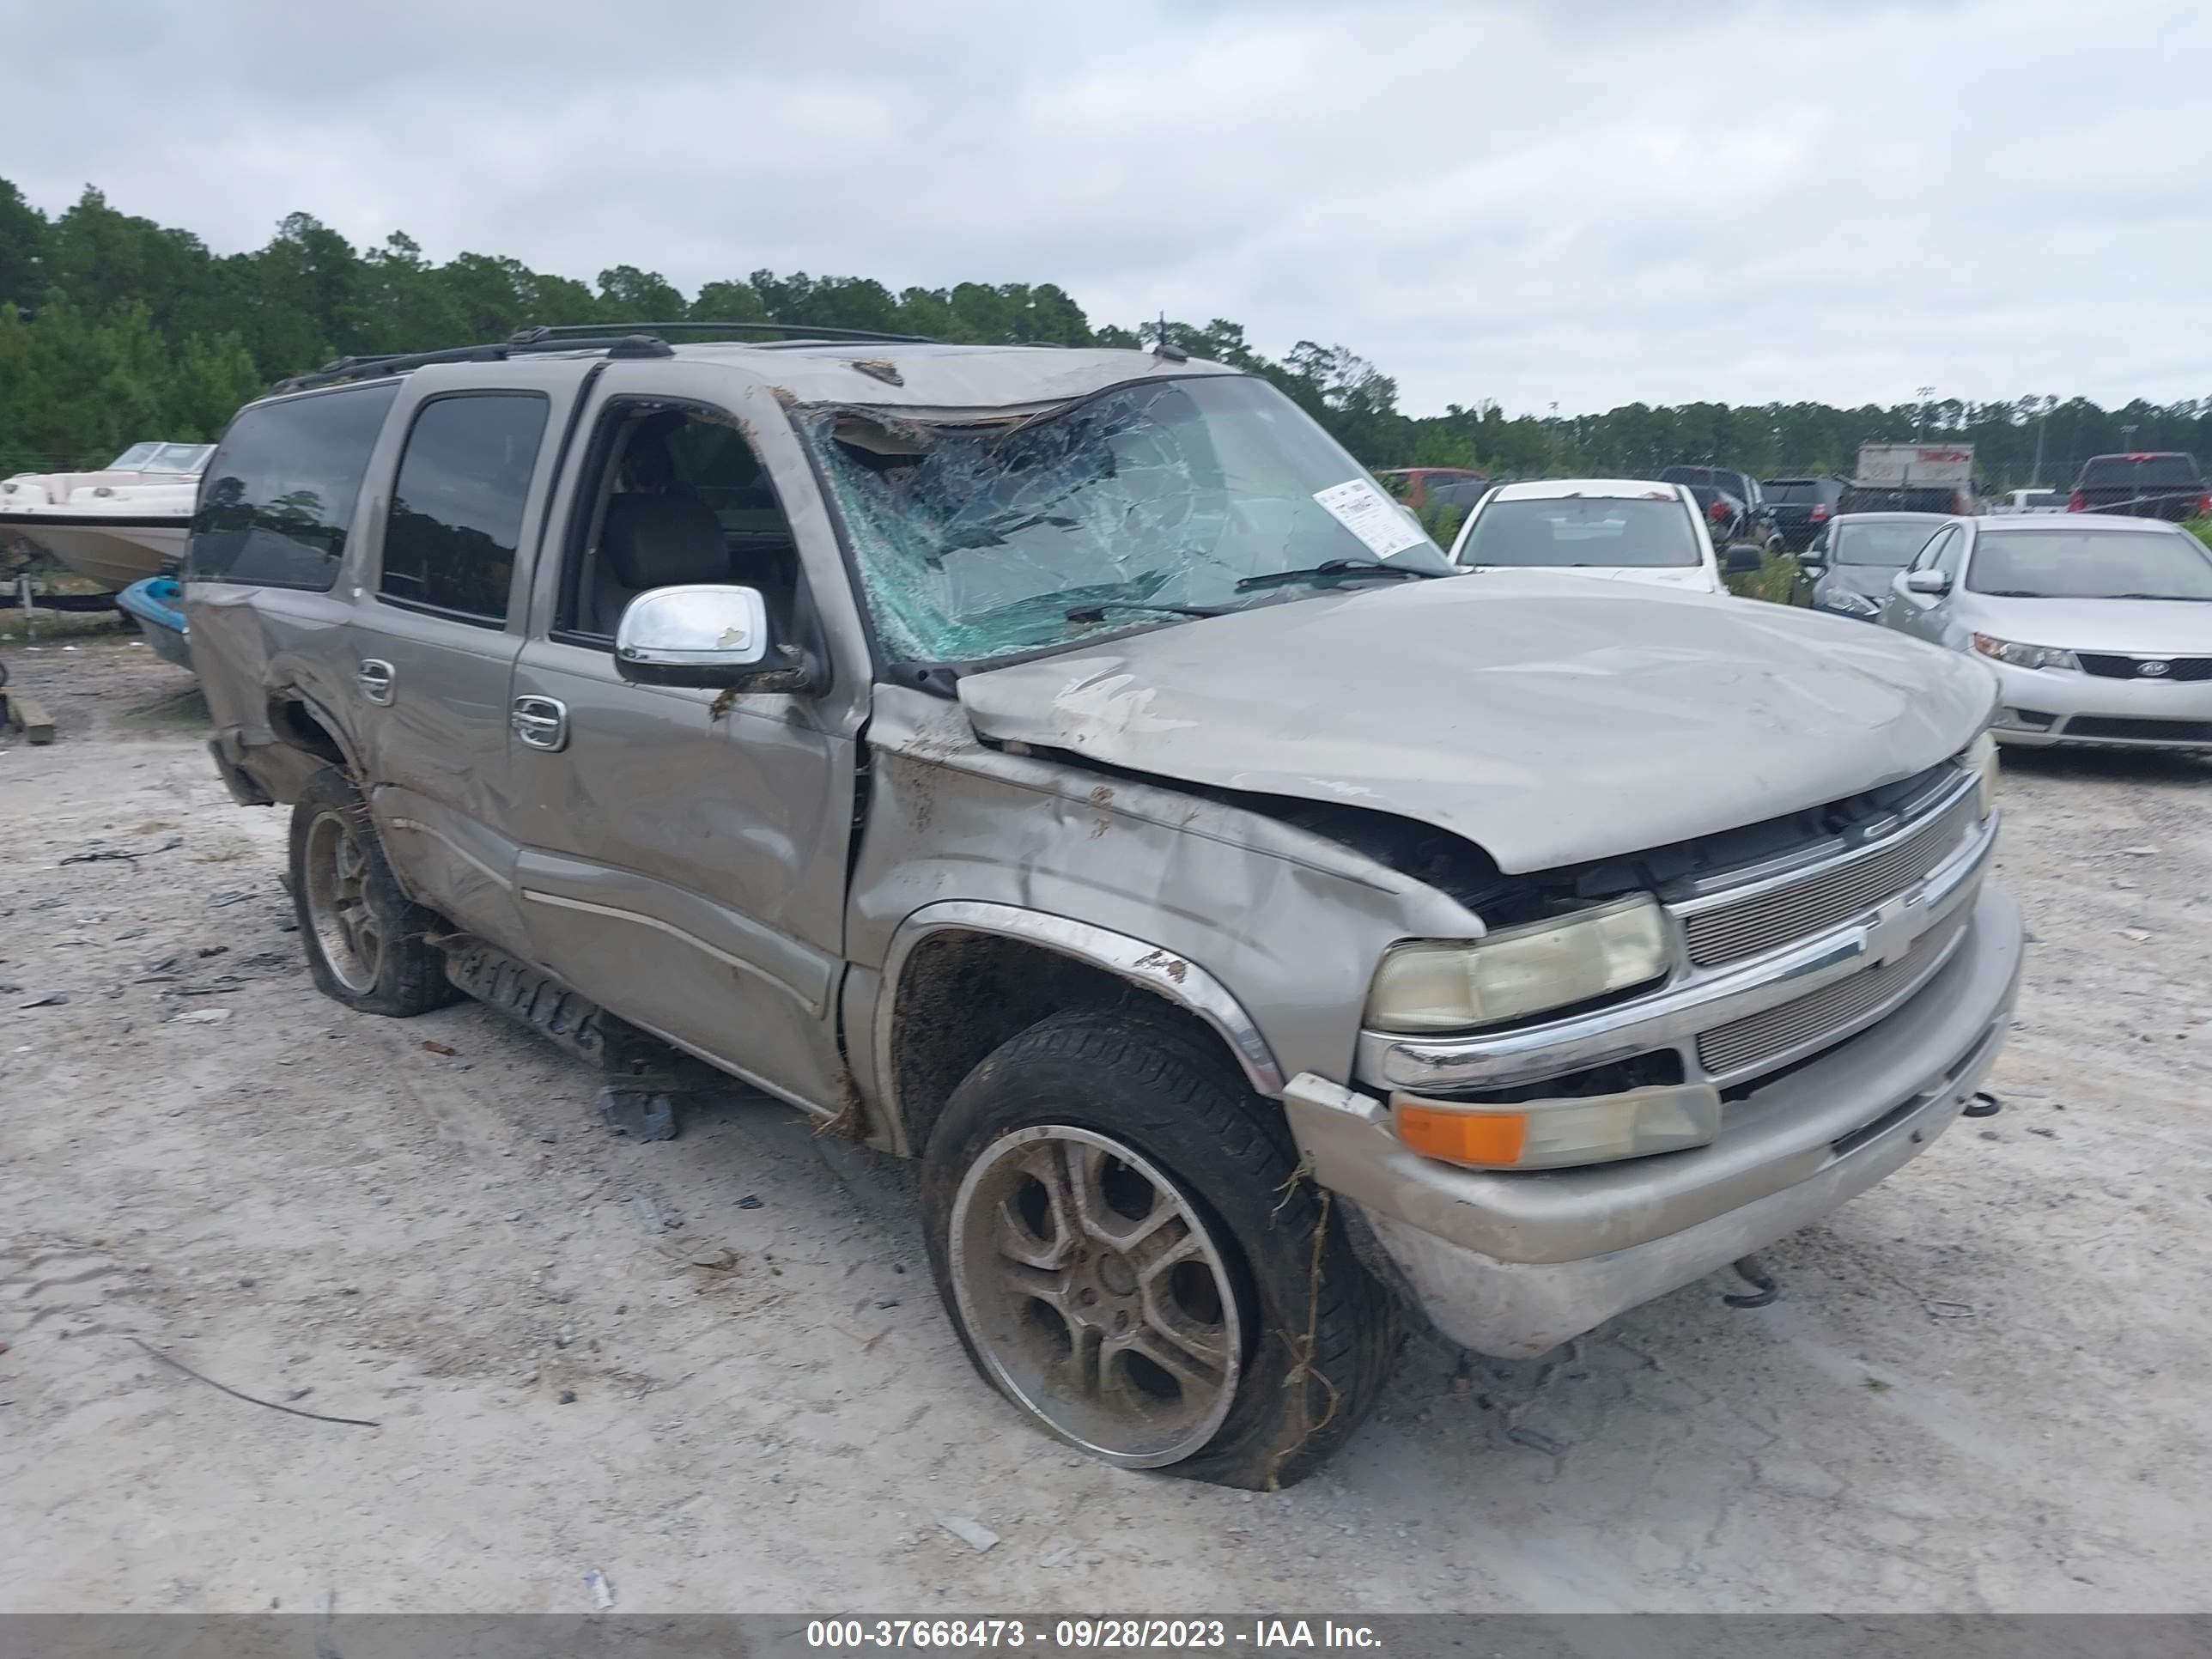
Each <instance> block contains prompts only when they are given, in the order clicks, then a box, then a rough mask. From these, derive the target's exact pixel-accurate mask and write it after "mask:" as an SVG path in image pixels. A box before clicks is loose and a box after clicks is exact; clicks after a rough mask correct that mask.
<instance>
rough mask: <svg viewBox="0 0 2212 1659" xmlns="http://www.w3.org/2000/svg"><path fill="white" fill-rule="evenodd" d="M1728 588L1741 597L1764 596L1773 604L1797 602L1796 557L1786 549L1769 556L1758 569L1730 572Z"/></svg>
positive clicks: (1760, 597)
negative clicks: (1737, 573) (1741, 572)
mask: <svg viewBox="0 0 2212 1659" xmlns="http://www.w3.org/2000/svg"><path fill="white" fill-rule="evenodd" d="M1723 580H1724V581H1726V582H1727V583H1728V590H1729V592H1731V593H1733V594H1735V596H1736V597H1737V598H1738V599H1765V600H1767V601H1768V602H1769V603H1771V604H1774V605H1795V604H1796V603H1797V561H1796V560H1795V559H1793V558H1791V557H1790V555H1788V554H1787V553H1776V554H1771V555H1769V556H1768V557H1767V560H1766V562H1765V563H1764V564H1762V565H1760V566H1759V568H1758V569H1756V570H1747V571H1745V572H1744V573H1743V574H1741V575H1737V576H1727V577H1723Z"/></svg>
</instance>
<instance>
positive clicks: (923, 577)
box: [799, 374, 1451, 662]
mask: <svg viewBox="0 0 2212 1659" xmlns="http://www.w3.org/2000/svg"><path fill="white" fill-rule="evenodd" d="M799 425H800V429H801V431H802V433H803V435H805V439H806V441H807V442H808V444H809V445H810V446H811V447H812V449H813V451H814V453H815V454H816V455H817V458H818V459H819V460H820V462H821V465H822V471H823V476H824V477H825V478H826V479H827V481H828V483H829V494H830V495H831V497H832V499H833V500H834V501H835V502H836V507H837V511H838V513H839V514H840V515H841V517H842V519H843V520H844V524H845V529H846V533H847V537H848V540H849V541H850V543H851V545H852V550H853V556H854V562H855V563H856V564H857V565H858V567H859V569H860V580H861V585H862V586H863V589H864V590H865V592H866V595H867V600H868V605H869V609H870V611H871V613H872V615H873V617H874V619H875V623H876V628H877V631H878V634H879V635H881V636H882V638H883V640H884V645H885V647H886V648H887V649H888V651H889V652H890V654H891V655H892V656H894V657H896V658H898V659H902V660H907V661H925V662H959V661H974V660H977V659H985V658H990V657H999V656H1007V655H1011V654H1013V653H1018V652H1024V651H1035V650H1042V649H1044V648H1047V647H1051V646H1054V645H1060V644H1073V643H1074V642H1076V641H1079V640H1081V639H1082V638H1083V637H1085V635H1089V634H1092V633H1097V632H1103V631H1106V630H1109V629H1126V628H1127V627H1129V626H1131V625H1132V624H1133V623H1142V622H1144V621H1146V620H1149V619H1150V618H1148V617H1147V616H1146V608H1147V607H1159V616H1160V619H1162V620H1164V619H1165V617H1166V616H1167V615H1168V614H1169V613H1170V608H1171V607H1176V606H1186V607H1193V608H1200V609H1206V610H1212V609H1215V608H1220V609H1232V608H1234V609H1242V608H1245V607H1248V606H1250V605H1263V604H1273V603H1276V602H1279V601H1280V600H1282V599H1285V598H1297V597H1302V596H1304V595H1306V594H1309V593H1311V592H1323V591H1328V589H1329V588H1330V587H1333V586H1335V585H1337V584H1339V583H1340V582H1345V581H1358V580H1370V579H1371V578H1367V577H1363V575H1362V574H1361V571H1360V569H1359V568H1358V567H1371V566H1375V565H1378V564H1379V565H1384V566H1388V567H1404V568H1411V569H1413V570H1417V571H1420V572H1424V573H1427V574H1447V573H1449V571H1450V569H1451V567H1450V565H1449V564H1448V563H1447V562H1445V560H1444V557H1443V554H1441V553H1440V552H1438V551H1437V547H1436V544H1435V543H1433V542H1431V540H1430V539H1429V538H1428V536H1427V535H1426V534H1425V532H1423V531H1422V529H1421V527H1420V526H1419V522H1418V521H1417V520H1415V519H1414V518H1413V515H1412V514H1411V513H1408V512H1407V511H1406V510H1405V509H1404V508H1403V507H1400V506H1399V505H1398V504H1397V503H1396V502H1395V501H1392V500H1391V499H1390V498H1389V496H1388V495H1385V494H1384V493H1383V491H1382V489H1379V488H1378V487H1377V486H1376V484H1375V483H1374V482H1373V481H1372V480H1371V479H1370V478H1369V477H1368V476H1367V475H1366V473H1365V472H1364V471H1361V469H1360V466H1359V464H1358V462H1357V461H1355V460H1353V459H1352V458H1351V457H1350V456H1349V455H1347V454H1346V453H1345V452H1344V451H1343V450H1342V449H1340V448H1339V447H1338V446H1337V444H1336V442H1335V441H1334V439H1332V438H1330V437H1329V436H1328V434H1326V433H1325V432H1323V431H1322V429H1321V428H1320V427H1318V426H1316V424H1315V423H1314V422H1313V421H1312V420H1311V419H1310V418H1309V417H1308V416H1306V415H1305V413H1304V411H1303V410H1300V409H1299V408H1298V407H1297V404H1293V403H1291V401H1290V399H1289V398H1285V397H1284V396H1283V395H1282V394H1281V393H1280V392H1277V391H1276V390H1275V389H1274V388H1273V386H1268V385H1267V383H1266V382H1265V381H1262V380H1254V379H1250V378H1248V377H1245V376H1242V375H1227V374H1224V375H1194V376H1190V377H1188V378H1177V379H1171V380H1170V379H1161V380H1139V381H1133V382H1131V383H1129V384H1127V385H1126V386H1115V387H1113V388H1110V389H1109V390H1108V391H1105V392H1100V393H1098V394H1097V395H1096V396H1093V397H1091V398H1085V399H1083V400H1082V401H1080V402H1079V403H1074V404H1066V405H1063V406H1062V407H1060V408H1058V409H1054V410H1048V411H1046V412H1044V413H1042V414H1032V415H1029V416H1023V417H1020V418H1015V419H1001V420H997V421H993V422H970V423H964V424H953V423H950V422H919V421H914V420H909V419H907V418H904V417H902V416H898V415H896V414H895V413H892V412H890V411H888V410H850V409H848V410H819V411H816V412H813V413H811V414H809V415H806V416H802V417H801V419H800V422H799ZM1333 560H1334V561H1344V562H1346V567H1347V568H1337V569H1333V570H1330V571H1327V572H1322V571H1320V570H1319V569H1318V567H1321V566H1322V565H1324V564H1327V563H1328V562H1330V561H1333ZM1293 571H1297V572H1307V573H1311V574H1312V580H1311V582H1310V584H1307V583H1302V582H1301V581H1299V580H1292V581H1291V582H1287V583H1285V584H1282V585H1279V586H1275V585H1269V586H1259V587H1254V588H1248V589H1246V590H1244V591H1240V590H1239V589H1238V587H1237V583H1238V582H1239V581H1242V580H1248V579H1249V578H1251V577H1254V576H1274V575H1279V574H1282V573H1285V572H1293ZM1070 611H1075V612H1077V617H1076V618H1073V619H1071V617H1069V615H1068V613H1069V612H1070Z"/></svg>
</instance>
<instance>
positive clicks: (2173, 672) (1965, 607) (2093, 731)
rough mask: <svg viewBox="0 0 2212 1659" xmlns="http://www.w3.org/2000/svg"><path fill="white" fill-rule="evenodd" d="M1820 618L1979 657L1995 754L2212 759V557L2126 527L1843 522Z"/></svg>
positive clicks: (2158, 524) (1890, 516)
mask: <svg viewBox="0 0 2212 1659" xmlns="http://www.w3.org/2000/svg"><path fill="white" fill-rule="evenodd" d="M1801 569H1802V572H1803V575H1804V578H1805V582H1806V586H1807V587H1808V591H1809V593H1810V596H1811V600H1812V603H1813V605H1814V606H1815V607H1816V608H1818V609H1820V610H1823V611H1830V612H1832V613H1835V614H1838V615H1841V616H1845V617H1857V618H1860V619H1862V620H1864V621H1869V622H1874V623H1879V624H1880V625H1881V626H1882V627H1884V628H1887V629H1893V630H1894V631H1896V632H1899V633H1904V634H1910V635H1914V636H1916V637H1917V638H1920V639H1923V640H1926V641H1929V643H1930V644H1934V645H1939V646H1942V647H1945V648H1947V649H1948V650H1952V651H1955V652H1960V653H1966V654H1969V655H1972V656H1975V657H1978V658H1979V659H1982V660H1983V661H1984V662H1985V663H1987V664H1988V665H1990V668H1991V670H1992V671H1994V672H1995V673H1996V677H1997V679H1998V682H1999V684H2000V687H2001V706H2000V707H1999V708H1998V711H1997V715H1996V722H1995V725H1994V726H1992V728H1991V729H1992V732H1994V734H1995V736H1996V738H1997V740H1998V741H1999V742H2000V743H2007V744H2023V745H2030V746H2039V747H2047V746H2050V745H2051V744H2099V745H2101V746H2114V745H2118V746H2126V747H2154V748H2161V749H2185V750H2212V549H2208V548H2207V547H2206V546H2205V544H2204V543H2203V542H2202V541H2201V540H2199V539H2198V538H2197V536H2196V535H2195V534H2194V533H2193V532H2191V531H2189V530H2187V529H2185V528H2184V527H2182V526H2179V525H2178V524H2174V523H2172V522H2171V521H2169V520H2166V519H2163V518H2160V517H2158V516H2155V515H2151V516H2130V515H2127V514H2124V513H2064V514H2053V513H2041V514H2034V515H2028V514H1996V513H1992V514H1988V515H1984V516H1977V517H1966V518H1946V517H1942V516H1940V515H1934V514H1927V513H1864V514H1850V515H1847V516H1846V517H1844V518H1842V519H1839V520H1836V521H1835V522H1834V523H1833V524H1832V526H1830V527H1829V528H1828V530H1827V532H1826V534H1825V535H1824V536H1823V537H1820V538H1816V539H1815V540H1814V544H1813V546H1812V547H1811V548H1809V549H1808V550H1807V552H1806V554H1805V556H1804V557H1803V559H1802V562H1801Z"/></svg>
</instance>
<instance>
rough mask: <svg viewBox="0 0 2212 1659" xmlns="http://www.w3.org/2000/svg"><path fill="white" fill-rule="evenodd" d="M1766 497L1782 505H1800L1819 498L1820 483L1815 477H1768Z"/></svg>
mask: <svg viewBox="0 0 2212 1659" xmlns="http://www.w3.org/2000/svg"><path fill="white" fill-rule="evenodd" d="M1766 499H1767V500H1768V501H1778V502H1781V503H1782V504H1783V505H1784V506H1790V505H1802V504H1804V503H1806V502H1809V501H1819V500H1820V480H1818V479H1817V478H1769V479H1768V480H1767V481H1766Z"/></svg>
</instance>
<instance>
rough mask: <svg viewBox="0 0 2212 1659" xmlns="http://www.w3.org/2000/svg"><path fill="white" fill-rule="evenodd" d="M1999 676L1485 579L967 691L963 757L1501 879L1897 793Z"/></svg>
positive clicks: (1067, 662)
mask: <svg viewBox="0 0 2212 1659" xmlns="http://www.w3.org/2000/svg"><path fill="white" fill-rule="evenodd" d="M1994 696H1995V687H1994V681H1993V677H1992V676H1991V675H1990V672H1989V671H1987V670H1986V669H1984V668H1983V667H1982V666H1981V665H1979V664H1977V663H1974V662H1972V661H1969V660H1967V659H1965V658H1963V657H1960V656H1958V655H1956V654H1954V653H1949V652H1944V651H1939V650H1937V649H1936V648H1934V647H1930V646H1927V645H1924V644H1922V643H1920V642H1918V641H1913V640H1911V639H1907V638H1905V637H1903V636H1901V635H1894V634H1888V633H1885V632H1883V631H1882V630H1881V629H1875V628H1869V627H1868V626H1867V625H1866V624H1865V623H1857V622H1850V621H1847V620H1844V619H1842V618H1838V617H1821V616H1817V615H1814V614H1813V613H1811V612H1809V611H1800V610H1793V609H1789V608H1786V607H1784V606H1781V605H1767V604H1763V603H1760V602H1758V601H1754V600H1739V599H1716V598H1711V597H1708V596H1704V595H1692V594H1675V593H1672V592H1667V591H1665V590H1662V589H1656V588H1651V587H1640V586H1639V587H1630V586H1626V585H1623V584H1616V583H1613V582H1594V581H1589V580H1585V579H1580V578H1577V577H1573V576H1555V575H1548V574H1533V573H1525V572H1511V573H1508V572H1485V573H1482V574H1476V575H1468V576H1461V577H1454V578H1450V579H1449V580H1438V581H1431V582H1418V583H1415V582H1409V583H1407V584H1406V585H1405V586H1401V587H1395V588H1381V589H1378V588H1368V589H1363V590H1358V591H1355V592H1343V593H1338V594H1332V595H1328V596H1325V597H1321V598H1315V599H1304V600H1298V601H1295V602H1291V603H1288V604H1284V605H1270V606H1267V607H1264V608H1261V609H1259V610H1255V611H1244V612H1241V613H1239V614H1237V615H1234V616H1228V617H1216V618H1212V619H1208V620H1205V621H1200V622H1193V623H1187V624H1183V625H1179V626H1175V627H1168V628H1163V629H1158V630H1155V631H1153V632H1150V633H1146V634H1139V635H1131V636H1128V637H1126V638H1122V639H1118V640H1115V641H1113V642H1112V643H1111V644H1110V645H1103V646H1100V647H1096V648H1093V649H1089V650H1078V651H1074V652H1071V653H1066V654H1065V655H1061V656H1056V657H1052V658H1048V659H1041V660H1038V661H1033V662H1027V663H1020V664H1017V665H1012V666H1010V667H1006V668H997V669H991V670H987V671H984V672H981V673H976V674H971V675H969V676H967V677H966V678H963V679H962V680H961V682H960V700H961V702H962V703H963V705H964V706H965V707H966V708H967V711H968V714H969V720H971V721H972V722H973V723H974V725H975V729H976V731H977V732H980V733H981V734H982V735H983V736H985V737H987V738H994V739H996V740H999V741H1001V742H1018V743H1026V744H1036V745H1041V746H1046V747H1051V748H1056V749H1063V750H1071V751H1073V752H1074V753H1076V754H1079V755H1083V756H1086V757H1090V758H1091V759H1093V760H1097V761H1101V762H1103V763H1109V764H1111V765H1115V766H1119V767H1124V768H1127V769H1131V770H1133V771H1139V772H1146V773H1151V774H1152V775H1156V776H1161V777H1167V778H1173V779H1177V780H1180V781H1184V782H1188V783H1200V784H1206V785H1211V786H1213V787H1222V788H1230V789H1239V790H1248V791H1251V792H1254V793H1262V794H1272V795H1288V796H1294V797H1298V798H1301V799H1310V800H1322V801H1334V802H1339V803H1341V804H1344V805H1355V806H1363V807H1368V808H1371V809H1373V810H1375V811H1383V812H1389V813H1393V814H1395V815H1397V816H1399V817H1407V818H1413V819H1418V820H1419V821H1420V822H1422V823H1430V824H1433V825H1435V826H1437V828H1439V829H1449V830H1451V831H1453V832H1455V834H1458V835H1461V836H1465V837H1466V838H1467V839H1468V840H1470V841H1473V842H1476V843H1477V844H1478V845H1480V847H1481V848H1483V849H1484V850H1485V851H1486V852H1487V853H1488V854H1490V856H1491V857H1492V859H1494V860H1496V861H1497V862H1498V866H1500V867H1501V868H1503V869H1504V870H1507V871H1512V872H1528V871H1536V870H1543V869H1551V868H1556V867H1558V866H1563V865H1570V864H1579V863H1583V862H1584V861H1586V860H1592V859H1598V858H1606V857H1610V856H1613V855H1615V854H1623V853H1632V852H1638V851H1642V850H1644V849H1645V848H1652V847H1658V846H1663V845H1665V844H1666V843H1668V842H1674V841H1680V840H1684V839H1686V838H1688V837H1690V836H1699V835H1705V834H1709V833H1711V832H1713V831H1716V830H1720V829H1733V828H1735V827H1737V826H1739V825H1742V824H1747V823H1756V822H1758V821H1759V820H1760V819H1763V818H1770V817H1778V816H1779V815H1781V814H1783V813H1786V812H1792V811H1799V810H1802V809H1803V808H1806V807H1809V806H1815V805H1820V804H1821V803H1823V802H1826V801H1830V800H1835V799H1840V798H1842V797H1844V796H1846V795H1850V794H1853V793H1857V792H1858V791H1860V790H1862V789H1867V788H1871V787H1875V786H1876V785H1878V784H1881V783H1886V782H1890V781H1894V780H1897V779H1899V778H1905V777H1909V776H1911V775H1912V774H1914V773H1916V772H1919V771H1922V770H1924V769H1926V768H1928V767H1930V766H1933V765H1935V764H1936V763H1937V762H1939V761H1942V760H1943V759H1945V758H1947V757H1949V756H1952V755H1954V754H1956V753H1958V752H1959V751H1960V750H1961V749H1963V748H1965V747H1966V744H1968V743H1969V742H1971V741H1972V738H1973V736H1974V734H1975V733H1976V732H1978V730H1980V728H1981V726H1982V724H1983V722H1984V720H1986V719H1987V718H1988V716H1989V714H1990V708H1991V704H1992V702H1993V700H1994Z"/></svg>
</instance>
